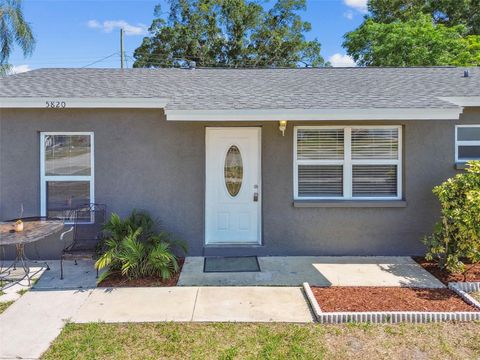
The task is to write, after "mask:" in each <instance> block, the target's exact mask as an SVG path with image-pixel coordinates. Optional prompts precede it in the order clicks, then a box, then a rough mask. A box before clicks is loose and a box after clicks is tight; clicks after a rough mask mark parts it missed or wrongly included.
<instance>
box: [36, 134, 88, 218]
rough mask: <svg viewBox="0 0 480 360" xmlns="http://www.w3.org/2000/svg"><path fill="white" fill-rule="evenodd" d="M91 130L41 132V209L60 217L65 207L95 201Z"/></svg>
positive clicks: (48, 214)
mask: <svg viewBox="0 0 480 360" xmlns="http://www.w3.org/2000/svg"><path fill="white" fill-rule="evenodd" d="M93 156H94V155H93V133H91V132H42V133H40V178H41V179H40V180H41V213H42V215H43V216H49V217H60V218H63V217H64V216H65V214H66V211H68V210H70V209H74V208H76V207H78V206H80V205H84V204H89V203H93V202H94V164H93Z"/></svg>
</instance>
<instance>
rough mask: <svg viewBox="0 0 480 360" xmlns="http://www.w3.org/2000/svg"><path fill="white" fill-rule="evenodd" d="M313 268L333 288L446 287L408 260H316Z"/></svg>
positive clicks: (348, 258)
mask: <svg viewBox="0 0 480 360" xmlns="http://www.w3.org/2000/svg"><path fill="white" fill-rule="evenodd" d="M313 266H314V267H315V268H316V269H317V270H318V271H319V272H320V273H322V275H323V276H325V278H327V279H328V281H329V282H330V283H331V284H332V286H399V287H400V286H403V287H416V288H443V287H445V285H443V284H442V283H441V282H440V281H439V280H438V279H436V278H435V277H434V276H433V275H431V274H430V273H429V272H428V271H426V270H425V269H423V268H422V267H421V266H420V265H419V264H417V263H416V262H415V261H414V260H413V259H412V258H410V257H389V256H374V257H360V256H353V257H347V256H345V257H318V258H316V260H315V262H314V264H313Z"/></svg>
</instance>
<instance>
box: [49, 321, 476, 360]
mask: <svg viewBox="0 0 480 360" xmlns="http://www.w3.org/2000/svg"><path fill="white" fill-rule="evenodd" d="M479 357H480V323H474V322H472V323H437V324H426V325H421V324H399V325H370V324H346V325H319V324H310V325H295V324H239V323H216V324H180V323H156V324H104V323H92V324H84V325H80V324H68V325H67V326H66V327H65V328H64V330H63V332H62V333H61V335H60V336H59V337H58V338H57V339H56V340H55V341H54V343H53V345H52V347H51V348H50V349H49V350H48V351H47V352H46V353H45V354H44V356H43V359H79V360H81V359H129V360H133V359H159V358H162V359H163V358H168V359H258V358H261V359H322V358H326V359H347V358H359V359H367V358H372V359H378V358H385V359H411V358H416V359H419V358H420V359H423V358H425V359H476V358H479Z"/></svg>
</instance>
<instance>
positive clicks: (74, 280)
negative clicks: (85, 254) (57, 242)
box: [34, 260, 97, 290]
mask: <svg viewBox="0 0 480 360" xmlns="http://www.w3.org/2000/svg"><path fill="white" fill-rule="evenodd" d="M48 265H49V266H50V270H49V271H45V272H44V273H43V275H42V277H41V278H40V279H39V280H38V282H37V283H36V284H35V285H34V289H37V290H55V289H59V290H62V289H91V288H95V287H96V286H97V278H96V275H97V272H96V270H95V267H94V261H92V260H78V261H77V265H75V263H74V261H72V260H67V261H64V262H63V271H64V276H63V280H61V279H60V260H50V261H48Z"/></svg>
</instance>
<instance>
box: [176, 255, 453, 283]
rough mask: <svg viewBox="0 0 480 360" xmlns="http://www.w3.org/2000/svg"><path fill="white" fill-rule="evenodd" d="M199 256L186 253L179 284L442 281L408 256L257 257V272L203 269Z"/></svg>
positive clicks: (201, 258) (202, 259) (202, 260)
mask: <svg viewBox="0 0 480 360" xmlns="http://www.w3.org/2000/svg"><path fill="white" fill-rule="evenodd" d="M203 262H204V258H203V257H187V258H186V260H185V264H184V265H183V269H182V273H181V274H180V279H179V281H178V285H179V286H300V285H301V284H302V283H303V282H308V283H309V284H310V285H312V286H410V287H420V288H442V287H444V285H443V284H442V283H441V282H440V281H439V280H437V279H436V278H435V277H434V276H433V275H431V274H430V273H429V272H428V271H426V270H425V269H423V268H422V267H421V266H420V265H419V264H417V263H416V262H415V261H414V260H413V259H412V258H410V257H406V256H405V257H399V256H271V257H259V258H258V262H259V264H260V269H261V271H260V272H243V273H204V272H203Z"/></svg>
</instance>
